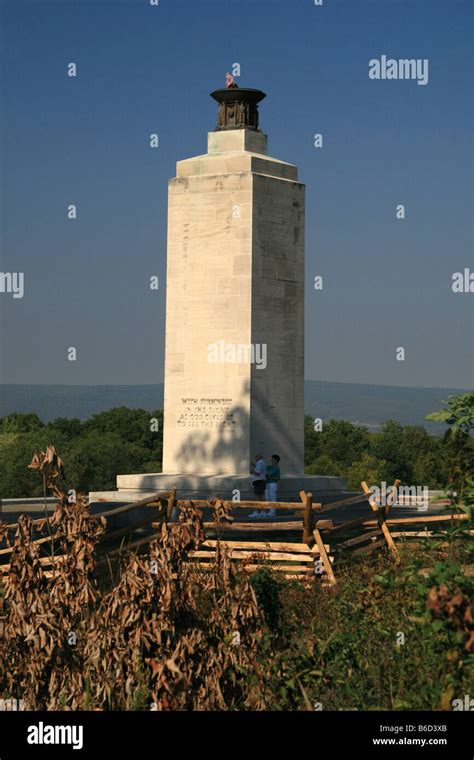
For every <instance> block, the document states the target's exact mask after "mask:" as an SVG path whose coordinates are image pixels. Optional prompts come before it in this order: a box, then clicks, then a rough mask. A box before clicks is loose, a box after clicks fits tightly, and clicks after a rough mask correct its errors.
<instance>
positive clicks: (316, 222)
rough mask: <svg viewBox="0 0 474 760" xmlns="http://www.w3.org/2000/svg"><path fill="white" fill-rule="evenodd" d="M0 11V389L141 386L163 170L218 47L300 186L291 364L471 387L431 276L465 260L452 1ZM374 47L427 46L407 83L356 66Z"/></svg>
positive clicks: (459, 317) (467, 240)
mask: <svg viewBox="0 0 474 760" xmlns="http://www.w3.org/2000/svg"><path fill="white" fill-rule="evenodd" d="M1 15H2V58H3V66H2V97H1V109H2V118H1V121H2V142H1V146H0V157H1V161H2V180H1V188H0V189H1V210H2V219H1V253H0V255H1V259H0V270H1V271H3V272H10V271H15V272H18V271H22V272H24V273H25V295H24V298H23V299H12V297H11V295H7V294H0V319H1V323H0V324H1V328H0V330H1V332H0V359H1V362H2V364H1V366H0V379H1V380H2V381H3V382H9V383H15V382H17V383H81V384H82V383H85V384H97V383H118V384H122V383H124V384H129V383H155V382H162V379H163V358H164V357H163V341H164V316H165V311H164V306H165V288H164V282H165V272H166V213H167V209H166V202H167V195H166V194H167V180H168V178H169V177H172V176H174V173H175V162H176V161H177V160H179V159H182V158H186V157H189V156H191V155H194V154H200V153H204V152H205V150H206V133H207V132H208V131H210V130H212V129H213V128H214V126H215V119H216V116H215V112H216V105H215V103H214V101H212V100H211V98H210V97H209V92H210V91H211V90H213V89H215V88H217V87H220V86H223V83H224V74H225V72H226V71H228V70H230V68H231V66H232V64H233V63H234V62H239V63H240V65H241V77H240V79H239V80H238V81H239V83H240V85H241V86H248V87H257V88H261V89H263V90H264V91H265V92H267V98H266V100H265V101H264V102H263V103H262V105H261V107H260V115H261V127H262V129H263V131H265V132H266V133H267V134H268V135H269V152H270V153H271V155H274V156H275V157H277V158H281V159H283V160H287V161H289V162H291V163H296V164H298V166H299V168H300V178H301V180H302V181H303V182H305V183H306V186H307V207H306V377H307V378H308V379H318V380H336V381H347V382H372V383H387V384H393V385H415V386H452V387H472V385H473V376H474V371H473V364H474V358H473V357H474V349H473V343H474V325H473V303H474V294H454V293H453V292H452V290H451V277H452V274H453V272H456V271H459V270H463V269H464V268H465V267H470V268H471V271H474V259H473V228H472V210H473V209H472V176H473V175H472V143H471V138H472V127H473V124H472V91H473V72H472V18H473V4H472V3H471V2H469V0H466V2H464V1H462V0H449V2H444V1H443V0H407V1H405V0H366V1H365V2H363V1H361V2H359V1H358V0H347V1H346V0H324V4H323V6H322V7H316V6H315V5H314V2H313V0H304V1H303V0H296V1H295V0H292V1H290V0H288V1H287V2H282V1H279V0H275V1H273V2H260V1H259V0H252V2H245V1H244V0H239V1H238V2H223V1H222V0H219V1H217V0H216V1H215V2H202V1H201V0H193V2H189V3H188V2H183V1H182V0H160V3H159V6H158V7H152V6H150V4H149V0H129V1H125V0H106V1H105V0H104V1H101V0H94V1H93V2H86V1H85V0H74V1H73V0H56V1H55V2H44V1H43V0H36V1H35V2H25V1H24V0H14V1H12V2H9V1H8V0H4V2H3V3H1ZM383 54H385V55H388V56H389V57H393V58H396V59H399V58H421V59H424V58H427V59H429V83H428V85H426V86H419V85H417V83H416V82H414V81H373V80H371V79H369V77H368V62H369V60H370V59H372V58H380V56H381V55H383ZM71 61H72V62H75V63H76V64H77V68H78V75H77V77H76V78H69V77H67V75H66V68H67V64H68V63H69V62H71ZM152 132H158V134H159V138H160V148H159V149H158V150H152V149H150V148H149V147H148V136H149V134H150V133H152ZM316 132H321V133H323V136H324V147H323V149H319V150H318V149H315V148H314V147H313V135H314V133H316ZM70 203H75V204H77V207H78V219H77V220H76V221H68V219H67V217H66V208H67V206H68V204H70ZM399 203H403V204H405V206H406V219H405V220H404V221H398V220H397V219H396V217H395V207H396V205H397V204H399ZM154 274H156V275H158V276H159V277H160V281H161V283H162V287H161V289H160V290H159V291H158V292H155V291H150V289H149V287H148V281H149V277H150V276H151V275H154ZM316 274H321V275H322V276H323V277H324V290H323V291H322V292H318V293H316V292H315V291H314V290H313V288H312V282H313V277H314V275H316ZM175 296H176V298H180V294H179V293H176V294H175ZM69 346H74V347H76V348H77V352H78V360H77V361H76V362H68V361H67V353H66V352H67V348H68V347H69ZM398 346H403V347H405V349H406V361H405V362H397V361H396V360H395V350H396V348H397V347H398Z"/></svg>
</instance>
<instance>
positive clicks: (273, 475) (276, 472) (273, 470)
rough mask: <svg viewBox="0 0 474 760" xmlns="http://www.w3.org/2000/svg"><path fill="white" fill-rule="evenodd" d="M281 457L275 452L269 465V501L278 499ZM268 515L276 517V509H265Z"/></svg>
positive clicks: (267, 497) (267, 498) (266, 490)
mask: <svg viewBox="0 0 474 760" xmlns="http://www.w3.org/2000/svg"><path fill="white" fill-rule="evenodd" d="M279 463H280V457H279V456H278V454H273V456H272V463H271V464H270V465H269V466H268V467H267V487H266V489H265V497H266V500H267V501H278V483H279V482H280V467H279ZM265 512H266V516H267V517H275V510H274V509H268V510H265Z"/></svg>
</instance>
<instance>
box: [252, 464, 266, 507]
mask: <svg viewBox="0 0 474 760" xmlns="http://www.w3.org/2000/svg"><path fill="white" fill-rule="evenodd" d="M250 474H251V475H252V485H253V492H254V494H255V500H256V501H265V488H266V485H267V465H266V464H265V461H264V459H263V454H261V453H257V454H255V462H251V463H250ZM264 516H266V513H265V511H264V510H260V509H255V510H254V511H253V512H252V514H251V515H250V517H264Z"/></svg>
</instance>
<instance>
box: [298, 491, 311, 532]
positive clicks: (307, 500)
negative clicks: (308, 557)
mask: <svg viewBox="0 0 474 760" xmlns="http://www.w3.org/2000/svg"><path fill="white" fill-rule="evenodd" d="M302 493H304V491H302ZM300 496H301V494H300ZM312 524H313V494H312V493H304V515H303V543H304V544H309V543H310V541H311V539H312V537H313V531H312Z"/></svg>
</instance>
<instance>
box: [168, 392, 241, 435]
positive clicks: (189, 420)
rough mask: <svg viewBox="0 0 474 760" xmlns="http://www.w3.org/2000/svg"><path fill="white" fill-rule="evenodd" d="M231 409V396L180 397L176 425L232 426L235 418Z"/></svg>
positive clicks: (187, 426) (185, 426) (202, 426)
mask: <svg viewBox="0 0 474 760" xmlns="http://www.w3.org/2000/svg"><path fill="white" fill-rule="evenodd" d="M231 409H232V399H231V398H182V399H181V411H180V413H179V415H178V420H177V423H178V427H181V428H193V427H197V428H219V427H220V428H226V427H232V426H233V425H235V424H236V420H235V419H234V414H233V412H232V411H231Z"/></svg>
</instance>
